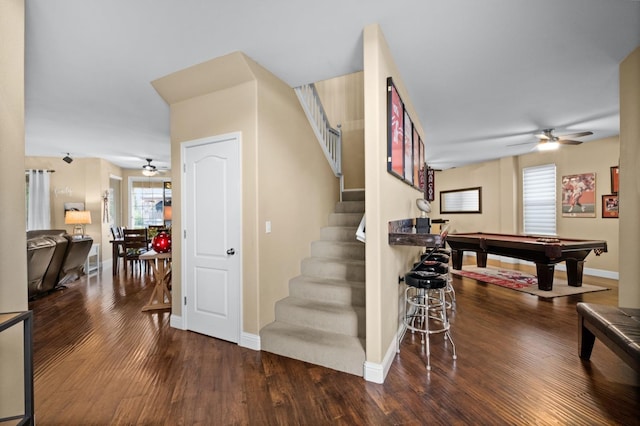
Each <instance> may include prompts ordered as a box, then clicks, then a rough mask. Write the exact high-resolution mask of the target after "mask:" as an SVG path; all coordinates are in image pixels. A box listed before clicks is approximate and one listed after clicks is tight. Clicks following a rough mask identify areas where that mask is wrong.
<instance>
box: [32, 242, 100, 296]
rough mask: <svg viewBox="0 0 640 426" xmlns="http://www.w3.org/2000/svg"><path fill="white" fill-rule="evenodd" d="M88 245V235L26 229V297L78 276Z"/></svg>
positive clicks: (37, 294)
mask: <svg viewBox="0 0 640 426" xmlns="http://www.w3.org/2000/svg"><path fill="white" fill-rule="evenodd" d="M92 245H93V238H91V237H89V236H88V235H84V236H79V235H69V234H67V232H66V231H65V230H64V229H41V230H34V231H27V277H28V283H27V285H28V290H29V291H28V294H29V299H33V298H36V297H38V296H42V295H44V294H47V293H49V292H51V291H53V290H55V289H57V288H60V287H62V286H64V284H66V283H69V282H72V281H75V280H77V279H78V278H79V277H81V276H82V275H83V274H84V265H85V261H86V260H87V256H88V255H89V251H90V250H91V246H92Z"/></svg>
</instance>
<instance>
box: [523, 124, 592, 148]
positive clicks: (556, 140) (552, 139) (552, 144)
mask: <svg viewBox="0 0 640 426" xmlns="http://www.w3.org/2000/svg"><path fill="white" fill-rule="evenodd" d="M592 134H593V132H578V133H570V134H568V135H562V136H556V135H554V134H553V129H544V130H543V131H542V133H538V134H537V135H535V136H536V137H537V138H538V139H539V141H538V145H537V146H536V148H537V149H538V150H539V151H547V150H553V149H558V147H559V146H560V145H580V144H581V143H582V141H577V140H574V139H572V138H580V137H583V136H589V135H592Z"/></svg>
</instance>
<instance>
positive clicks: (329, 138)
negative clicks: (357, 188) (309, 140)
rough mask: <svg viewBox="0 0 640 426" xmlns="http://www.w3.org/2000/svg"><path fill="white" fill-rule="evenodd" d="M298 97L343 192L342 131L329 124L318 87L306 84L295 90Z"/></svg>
mask: <svg viewBox="0 0 640 426" xmlns="http://www.w3.org/2000/svg"><path fill="white" fill-rule="evenodd" d="M294 90H295V92H296V95H298V99H299V100H300V103H301V104H302V108H303V109H304V112H305V114H306V115H307V118H308V119H309V122H310V123H311V128H312V129H313V132H314V133H315V135H316V138H317V139H318V142H320V146H321V147H322V152H324V155H325V157H327V161H329V165H330V166H331V170H333V173H334V174H335V175H336V177H339V178H340V189H341V192H342V189H343V188H342V185H343V182H342V131H341V130H340V126H339V125H338V128H337V129H334V128H333V127H331V125H330V124H329V119H328V118H327V114H326V112H325V111H324V108H323V107H322V102H320V97H319V96H318V92H317V91H316V86H315V85H314V84H313V83H311V84H305V85H302V86H299V87H296V88H295V89H294Z"/></svg>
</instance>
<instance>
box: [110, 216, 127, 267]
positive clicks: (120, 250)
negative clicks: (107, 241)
mask: <svg viewBox="0 0 640 426" xmlns="http://www.w3.org/2000/svg"><path fill="white" fill-rule="evenodd" d="M111 236H112V237H113V240H114V241H117V240H122V229H121V228H120V227H118V226H112V227H111ZM113 244H115V245H116V247H117V254H116V255H117V256H118V259H117V261H116V262H115V263H114V265H115V269H116V270H115V271H114V273H117V272H118V269H119V267H120V266H119V265H120V259H124V253H125V251H124V247H123V246H122V244H118V243H113Z"/></svg>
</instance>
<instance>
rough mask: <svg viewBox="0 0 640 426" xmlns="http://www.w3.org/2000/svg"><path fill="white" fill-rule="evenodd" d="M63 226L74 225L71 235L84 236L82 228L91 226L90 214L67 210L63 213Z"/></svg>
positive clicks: (84, 211)
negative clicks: (87, 225)
mask: <svg viewBox="0 0 640 426" xmlns="http://www.w3.org/2000/svg"><path fill="white" fill-rule="evenodd" d="M64 223H65V225H74V226H73V234H74V235H80V236H84V226H85V225H86V224H89V225H90V224H91V212H90V211H89V210H67V211H66V212H65V213H64Z"/></svg>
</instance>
